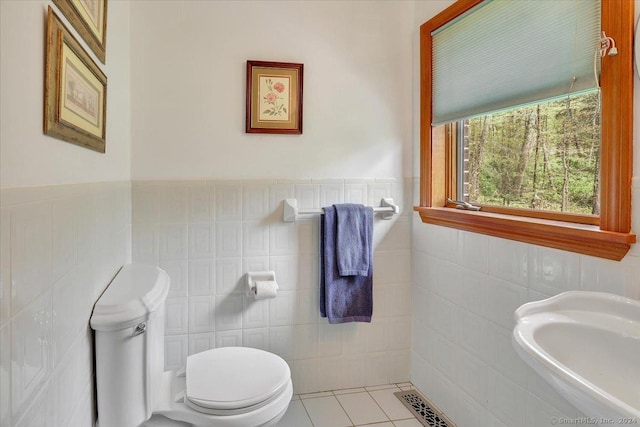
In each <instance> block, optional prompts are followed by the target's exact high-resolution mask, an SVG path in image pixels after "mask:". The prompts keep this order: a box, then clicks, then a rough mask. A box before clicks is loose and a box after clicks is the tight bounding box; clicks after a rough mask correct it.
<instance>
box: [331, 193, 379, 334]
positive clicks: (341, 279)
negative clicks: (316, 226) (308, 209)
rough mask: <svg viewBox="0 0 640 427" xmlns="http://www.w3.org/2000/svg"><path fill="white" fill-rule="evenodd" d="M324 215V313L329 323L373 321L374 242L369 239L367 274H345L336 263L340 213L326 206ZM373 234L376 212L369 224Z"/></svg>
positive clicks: (370, 234)
mask: <svg viewBox="0 0 640 427" xmlns="http://www.w3.org/2000/svg"><path fill="white" fill-rule="evenodd" d="M324 212H325V213H324V215H322V216H321V218H320V314H321V315H322V317H327V318H328V320H329V323H345V322H371V315H372V313H373V252H372V251H373V245H372V244H371V242H369V245H368V250H369V267H368V271H367V275H366V276H341V275H340V273H339V272H338V263H337V262H336V232H337V214H336V208H335V205H334V206H330V207H326V208H324ZM368 228H369V231H368V233H369V236H372V235H373V215H371V221H370V223H369V226H368Z"/></svg>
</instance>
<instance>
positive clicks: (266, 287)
mask: <svg viewBox="0 0 640 427" xmlns="http://www.w3.org/2000/svg"><path fill="white" fill-rule="evenodd" d="M253 292H254V296H255V298H256V299H267V298H275V297H276V294H277V293H278V284H277V283H276V282H275V280H257V281H256V287H255V288H254V290H253Z"/></svg>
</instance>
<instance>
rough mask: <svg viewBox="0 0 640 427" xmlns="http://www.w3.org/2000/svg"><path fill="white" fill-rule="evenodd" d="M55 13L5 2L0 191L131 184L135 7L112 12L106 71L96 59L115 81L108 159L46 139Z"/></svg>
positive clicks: (114, 7)
mask: <svg viewBox="0 0 640 427" xmlns="http://www.w3.org/2000/svg"><path fill="white" fill-rule="evenodd" d="M48 5H53V3H52V2H49V1H19V0H3V1H1V2H0V8H1V9H0V20H1V21H0V123H1V124H2V126H0V187H3V188H6V187H20V186H36V185H54V184H69V183H81V182H101V181H122V180H128V179H129V178H130V173H131V172H130V169H131V167H130V155H131V126H130V116H131V115H130V105H131V103H130V92H131V91H130V78H129V4H128V2H117V1H116V2H112V3H110V4H109V17H108V20H107V25H108V28H107V37H108V40H107V63H106V65H105V66H102V64H101V63H100V61H98V60H96V59H95V57H93V59H94V60H95V61H96V63H97V64H98V65H99V66H101V67H102V69H103V70H104V72H105V74H106V75H107V78H108V82H107V84H108V89H107V90H108V93H107V128H106V138H107V145H106V154H101V153H96V152H94V151H91V150H88V149H85V148H81V147H78V146H76V145H73V144H69V143H68V142H65V141H62V140H59V139H55V138H52V137H49V136H46V135H44V133H43V130H42V128H43V125H42V122H43V111H44V107H43V98H44V61H45V38H46V16H47V6H48ZM54 9H55V7H54ZM58 16H61V14H58ZM63 21H64V18H63ZM65 22H66V21H65ZM67 27H68V28H71V26H70V25H67ZM72 32H73V30H72ZM74 34H75V33H74ZM81 43H82V44H83V42H82V41H81ZM83 46H84V47H85V49H86V45H84V44H83ZM90 54H91V53H90Z"/></svg>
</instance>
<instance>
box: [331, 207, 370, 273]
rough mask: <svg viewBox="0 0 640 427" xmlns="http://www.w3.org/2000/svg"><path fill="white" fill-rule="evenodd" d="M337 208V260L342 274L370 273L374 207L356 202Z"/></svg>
mask: <svg viewBox="0 0 640 427" xmlns="http://www.w3.org/2000/svg"><path fill="white" fill-rule="evenodd" d="M333 206H334V207H335V208H336V218H337V231H336V260H337V262H338V272H339V273H340V275H341V276H367V275H369V262H370V259H369V258H370V252H371V251H370V250H369V246H371V234H372V233H373V228H372V227H373V225H372V224H373V208H371V207H366V206H363V205H358V204H354V203H344V204H341V205H333Z"/></svg>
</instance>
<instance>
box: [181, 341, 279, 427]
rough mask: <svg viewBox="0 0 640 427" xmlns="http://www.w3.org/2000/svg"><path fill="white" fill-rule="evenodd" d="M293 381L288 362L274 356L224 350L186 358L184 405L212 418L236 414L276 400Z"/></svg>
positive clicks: (225, 348) (209, 351)
mask: <svg viewBox="0 0 640 427" xmlns="http://www.w3.org/2000/svg"><path fill="white" fill-rule="evenodd" d="M290 380H291V371H290V370H289V366H288V365H287V363H286V362H285V361H284V360H283V359H282V358H280V357H279V356H276V355H275V354H272V353H269V352H266V351H263V350H258V349H254V348H246V347H223V348H218V349H214V350H208V351H204V352H201V353H197V354H194V355H191V356H189V357H188V358H187V366H186V390H185V399H184V403H185V404H186V405H187V406H189V407H190V408H192V409H194V410H196V411H198V412H201V413H205V414H211V415H237V414H243V413H247V412H251V411H254V410H256V409H258V408H261V407H263V406H265V405H268V404H269V403H270V402H272V401H274V400H277V399H278V398H280V396H281V395H282V394H283V393H285V392H286V390H287V386H288V384H289V383H290Z"/></svg>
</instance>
